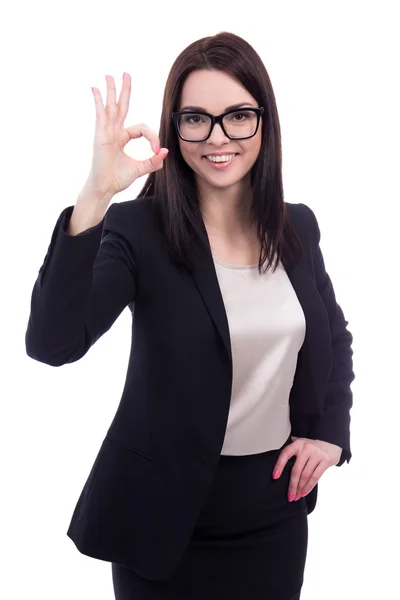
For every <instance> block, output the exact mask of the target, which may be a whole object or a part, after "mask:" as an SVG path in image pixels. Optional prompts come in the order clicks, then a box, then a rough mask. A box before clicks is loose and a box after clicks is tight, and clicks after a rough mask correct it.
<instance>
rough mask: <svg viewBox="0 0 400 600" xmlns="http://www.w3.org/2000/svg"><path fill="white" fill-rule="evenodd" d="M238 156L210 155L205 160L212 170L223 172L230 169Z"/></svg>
mask: <svg viewBox="0 0 400 600" xmlns="http://www.w3.org/2000/svg"><path fill="white" fill-rule="evenodd" d="M236 156H237V154H224V155H221V156H215V155H211V154H208V155H206V156H205V157H204V158H205V159H206V161H207V163H208V165H209V166H210V167H211V168H212V169H217V170H218V171H222V170H225V169H228V168H229V167H230V166H231V164H232V163H233V162H235V159H236Z"/></svg>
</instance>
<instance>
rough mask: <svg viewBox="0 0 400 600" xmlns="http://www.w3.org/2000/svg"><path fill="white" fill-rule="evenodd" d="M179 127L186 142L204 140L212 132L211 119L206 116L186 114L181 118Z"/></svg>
mask: <svg viewBox="0 0 400 600" xmlns="http://www.w3.org/2000/svg"><path fill="white" fill-rule="evenodd" d="M178 127H179V132H180V134H181V136H182V137H183V138H184V139H185V140H204V138H206V137H207V136H208V134H209V132H210V127H211V119H210V117H207V116H205V115H198V114H196V113H186V114H184V115H180V116H179V119H178Z"/></svg>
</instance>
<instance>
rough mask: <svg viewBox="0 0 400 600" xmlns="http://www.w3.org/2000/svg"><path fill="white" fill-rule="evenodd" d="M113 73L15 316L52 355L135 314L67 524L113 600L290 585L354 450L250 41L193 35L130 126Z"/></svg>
mask: <svg viewBox="0 0 400 600" xmlns="http://www.w3.org/2000/svg"><path fill="white" fill-rule="evenodd" d="M111 79H112V78H108V81H107V103H106V107H104V106H103V102H102V100H101V96H100V94H99V93H96V94H95V103H96V134H95V139H94V144H93V146H94V152H93V159H92V168H91V171H90V176H89V179H88V182H89V183H88V185H87V186H85V188H84V190H83V191H82V193H81V194H80V196H79V197H78V200H77V202H76V204H75V206H74V207H67V208H66V209H65V210H64V211H63V212H62V213H61V215H60V217H59V219H58V221H57V223H56V226H55V228H54V232H53V235H52V238H51V242H50V247H49V250H48V253H47V255H46V256H45V260H44V263H43V265H42V267H41V269H40V270H39V274H38V278H37V281H36V283H35V286H34V289H33V292H32V302H31V314H30V318H29V323H28V328H27V332H26V349H27V353H28V354H29V356H31V357H32V358H35V359H36V360H39V361H41V362H44V363H47V364H50V365H52V366H61V365H63V364H67V363H71V362H74V361H77V360H79V359H80V358H81V357H83V356H84V355H85V354H86V353H87V352H88V350H89V349H90V348H91V346H92V345H93V344H94V343H95V342H96V341H97V340H98V339H99V338H100V337H101V336H102V335H103V334H104V333H105V332H106V331H108V330H109V329H110V327H111V325H112V324H113V323H114V321H115V320H116V319H117V317H118V316H119V315H120V313H121V311H122V310H123V309H124V308H125V307H127V306H129V308H130V310H131V312H132V336H131V340H132V346H131V353H130V357H129V366H128V371H127V377H126V384H125V386H124V388H123V393H122V397H121V400H120V404H119V406H118V409H117V411H116V413H115V417H114V419H113V420H112V423H111V424H110V427H109V429H108V431H107V435H106V436H105V439H104V442H103V444H102V446H101V448H100V450H99V453H98V456H97V458H96V461H95V463H94V465H93V468H92V471H91V472H90V474H89V477H88V479H87V482H86V484H85V486H84V488H83V490H82V492H81V495H80V497H79V499H78V502H77V504H76V507H75V511H74V513H73V515H72V519H71V523H70V526H69V529H68V535H69V536H70V538H71V539H72V540H73V541H74V543H75V544H76V546H77V548H78V549H79V550H80V551H81V552H82V553H84V554H87V555H88V556H92V557H95V558H98V559H101V560H107V561H109V562H110V563H111V564H112V575H113V582H114V590H115V597H116V600H130V599H131V598H137V599H138V600H139V599H140V600H156V599H157V600H164V599H166V598H169V599H170V600H174V599H176V600H177V599H178V598H179V599H182V598H185V599H190V600H204V599H207V600H217V599H218V600H220V599H221V598H229V599H230V600H243V599H246V600H247V599H249V600H250V599H251V600H265V599H266V598H271V599H273V600H298V599H299V598H300V592H301V588H302V584H303V578H304V567H305V561H306V554H307V544H308V514H309V513H310V512H311V511H312V510H314V508H315V506H316V499H317V488H316V483H317V480H318V479H319V478H320V476H321V474H322V472H323V471H324V470H326V469H327V468H328V466H333V465H335V464H338V465H339V466H340V465H341V464H343V462H344V461H345V460H347V461H349V460H350V458H351V452H350V443H349V420H350V419H349V410H350V408H351V405H352V394H351V390H350V389H349V385H350V383H351V381H352V380H353V378H354V373H353V371H352V360H351V355H352V350H351V342H352V336H351V334H350V332H349V331H348V330H347V328H346V326H347V321H345V319H344V315H343V312H342V310H341V308H340V306H339V305H338V304H337V302H336V298H335V294H334V291H333V286H332V283H331V280H330V278H329V276H328V274H327V272H326V270H325V267H324V261H323V257H322V253H321V249H320V246H319V240H320V232H319V227H318V222H317V219H316V217H315V215H314V213H313V211H312V210H311V209H310V208H308V207H307V206H306V205H304V204H300V205H294V204H289V203H286V202H284V199H283V186H282V172H281V167H282V157H281V140H280V127H279V119H278V113H277V108H276V104H275V98H274V94H273V90H272V86H271V82H270V80H269V77H268V74H267V71H266V69H265V67H264V65H263V63H262V61H261V59H260V57H259V56H258V54H257V53H256V52H255V50H254V49H253V48H252V47H251V46H250V45H249V44H248V43H247V42H246V41H245V40H243V39H242V38H240V37H238V36H235V35H233V34H229V33H221V34H218V35H216V36H213V37H207V38H203V39H201V40H198V41H197V42H194V43H193V44H191V45H190V46H189V47H188V48H186V49H185V50H184V51H183V52H182V53H181V54H180V55H179V56H178V58H177V59H176V61H175V63H174V64H173V66H172V69H171V72H170V74H169V76H168V80H167V83H166V88H165V94H164V100H163V110H162V116H161V127H160V135H159V136H158V135H157V134H156V133H154V132H152V131H151V130H150V129H149V128H148V127H147V126H146V125H144V124H140V125H135V126H132V127H125V126H124V119H125V118H126V115H127V112H128V104H129V97H130V91H131V86H130V77H129V75H125V77H124V80H123V88H122V92H121V96H120V99H119V102H118V103H117V102H116V93H115V85H114V82H113V81H111ZM142 135H143V136H145V137H146V138H147V139H148V140H149V142H150V144H151V147H152V150H153V152H154V155H153V156H152V157H151V158H149V159H147V160H145V161H136V160H134V159H132V158H131V157H128V156H127V154H125V153H124V152H123V148H124V146H125V145H126V144H127V143H128V141H129V140H130V139H133V138H138V137H141V136H142ZM161 146H162V147H161ZM148 173H150V175H149V178H148V180H147V181H146V183H145V185H144V187H143V189H142V192H141V194H139V197H138V198H136V199H135V200H130V201H126V202H115V203H113V204H112V206H110V207H109V209H108V210H107V213H106V215H105V217H104V219H103V218H102V217H103V215H104V211H105V209H106V207H107V206H108V204H109V202H110V200H111V198H112V196H113V195H115V194H116V193H118V192H119V191H121V190H122V189H126V187H128V185H130V184H131V183H132V182H133V181H134V180H135V179H136V178H137V177H139V176H141V175H144V174H148ZM274 263H275V264H274ZM272 267H273V268H272ZM292 436H293V437H297V438H298V439H296V440H295V441H294V442H293V441H292ZM312 438H313V439H312ZM274 468H277V469H278V470H279V471H280V474H279V476H278V477H277V478H276V479H274V478H273V470H274ZM291 492H293V493H295V494H297V496H298V498H296V497H295V499H294V500H293V498H292V497H291ZM302 492H305V493H306V496H305V497H302V496H301V493H302ZM292 500H293V501H292Z"/></svg>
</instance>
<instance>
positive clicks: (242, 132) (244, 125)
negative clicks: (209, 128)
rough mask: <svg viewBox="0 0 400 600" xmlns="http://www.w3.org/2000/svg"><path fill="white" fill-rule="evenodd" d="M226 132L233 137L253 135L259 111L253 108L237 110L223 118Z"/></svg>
mask: <svg viewBox="0 0 400 600" xmlns="http://www.w3.org/2000/svg"><path fill="white" fill-rule="evenodd" d="M222 122H223V124H224V128H225V131H226V133H227V134H228V135H229V136H230V137H231V138H245V137H251V136H252V135H254V134H255V132H256V128H257V113H255V112H254V111H252V110H237V111H235V112H232V113H229V114H228V115H225V117H224V118H223V119H222Z"/></svg>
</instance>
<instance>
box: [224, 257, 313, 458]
mask: <svg viewBox="0 0 400 600" xmlns="http://www.w3.org/2000/svg"><path fill="white" fill-rule="evenodd" d="M213 259H214V265H215V270H216V274H217V277H218V282H219V286H220V289H221V293H222V297H223V300H224V305H225V310H226V314H227V318H228V324H229V330H230V337H231V345H232V358H233V384H232V396H231V405H230V411H229V418H228V424H227V429H226V434H225V440H224V445H223V447H222V451H221V454H224V455H245V454H258V453H260V452H266V451H267V450H274V449H277V448H280V447H281V446H282V444H284V442H285V441H286V440H287V438H288V437H289V434H290V431H291V424H290V418H289V394H290V390H291V388H292V385H293V379H294V375H295V371H296V365H297V355H298V352H299V350H300V348H301V346H302V344H303V341H304V337H305V328H306V322H305V317H304V313H303V309H302V307H301V304H300V302H299V300H298V298H297V295H296V293H295V291H294V289H293V286H292V284H291V282H290V279H289V277H288V275H287V273H286V271H285V269H284V267H283V265H282V264H281V262H280V263H279V265H278V267H277V269H276V271H275V273H272V272H271V271H268V272H267V273H265V274H263V275H261V276H260V275H259V273H258V270H257V265H249V266H238V265H230V264H226V263H223V262H222V261H220V260H219V259H218V258H216V257H215V256H213Z"/></svg>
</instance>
